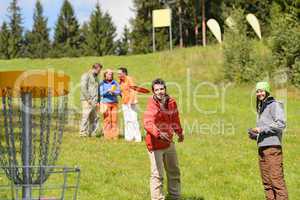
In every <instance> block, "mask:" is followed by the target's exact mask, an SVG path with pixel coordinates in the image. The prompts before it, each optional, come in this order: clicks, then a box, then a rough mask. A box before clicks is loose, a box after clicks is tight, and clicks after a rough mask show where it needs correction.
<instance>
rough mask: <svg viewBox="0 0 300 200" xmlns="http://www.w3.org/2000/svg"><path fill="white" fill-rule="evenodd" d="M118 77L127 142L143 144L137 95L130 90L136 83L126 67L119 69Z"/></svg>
mask: <svg viewBox="0 0 300 200" xmlns="http://www.w3.org/2000/svg"><path fill="white" fill-rule="evenodd" d="M118 76H119V80H120V82H119V84H120V88H121V97H122V110H123V116H124V128H125V130H124V136H125V140H127V141H135V142H141V141H142V136H141V132H140V125H139V122H138V110H137V103H138V100H137V94H136V91H134V90H133V89H131V88H130V87H131V86H134V82H133V80H132V78H131V77H130V76H128V71H127V69H126V68H124V67H120V68H119V70H118Z"/></svg>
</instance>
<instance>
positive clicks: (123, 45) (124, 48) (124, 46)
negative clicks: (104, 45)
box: [116, 26, 130, 55]
mask: <svg viewBox="0 0 300 200" xmlns="http://www.w3.org/2000/svg"><path fill="white" fill-rule="evenodd" d="M129 36H130V31H129V29H128V28H127V26H125V27H124V29H123V36H122V38H121V39H120V40H118V42H117V49H116V53H117V55H127V54H128V53H129V51H130V49H129V48H130V46H129V45H130V40H129Z"/></svg>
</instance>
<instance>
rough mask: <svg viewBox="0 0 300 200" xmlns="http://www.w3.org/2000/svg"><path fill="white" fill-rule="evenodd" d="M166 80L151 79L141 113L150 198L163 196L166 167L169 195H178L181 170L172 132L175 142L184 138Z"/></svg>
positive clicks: (161, 197)
mask: <svg viewBox="0 0 300 200" xmlns="http://www.w3.org/2000/svg"><path fill="white" fill-rule="evenodd" d="M166 90H167V88H166V84H165V82H164V81H163V80H162V79H156V80H154V81H153V82H152V92H153V96H151V97H150V98H149V100H148V105H147V109H146V111H145V113H144V128H145V130H146V132H147V134H146V145H147V148H148V151H149V158H150V163H151V177H150V188H151V191H150V192H151V199H152V200H164V199H165V196H164V194H163V173H164V170H163V168H165V170H166V173H167V178H168V196H169V197H170V198H171V199H172V200H178V199H180V196H181V184H180V170H179V165H178V159H177V153H176V149H175V144H174V142H173V139H172V138H173V135H174V133H176V134H177V135H178V137H179V138H178V142H183V140H184V135H183V130H182V128H181V124H180V119H179V113H178V109H177V104H176V101H175V99H173V98H172V97H170V96H169V95H167V93H166Z"/></svg>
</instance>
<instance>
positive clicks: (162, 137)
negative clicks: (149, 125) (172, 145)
mask: <svg viewBox="0 0 300 200" xmlns="http://www.w3.org/2000/svg"><path fill="white" fill-rule="evenodd" d="M159 137H160V139H162V140H165V141H168V142H171V140H170V138H169V135H168V133H165V132H161V133H160V134H159Z"/></svg>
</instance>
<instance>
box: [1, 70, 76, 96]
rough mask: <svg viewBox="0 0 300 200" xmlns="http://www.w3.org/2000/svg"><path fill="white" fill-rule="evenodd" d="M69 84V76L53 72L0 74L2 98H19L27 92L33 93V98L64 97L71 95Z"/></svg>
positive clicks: (36, 71)
mask: <svg viewBox="0 0 300 200" xmlns="http://www.w3.org/2000/svg"><path fill="white" fill-rule="evenodd" d="M69 82H70V77H69V76H68V75H65V74H64V73H56V72H54V71H53V70H30V71H3V72H0V96H6V95H9V96H12V97H19V96H20V94H21V93H25V92H27V93H28V92H29V93H32V96H33V97H46V96H48V95H49V94H50V95H51V96H54V97H57V96H64V95H67V94H68V93H69ZM48 89H49V90H48ZM48 91H50V93H49V92H48Z"/></svg>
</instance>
